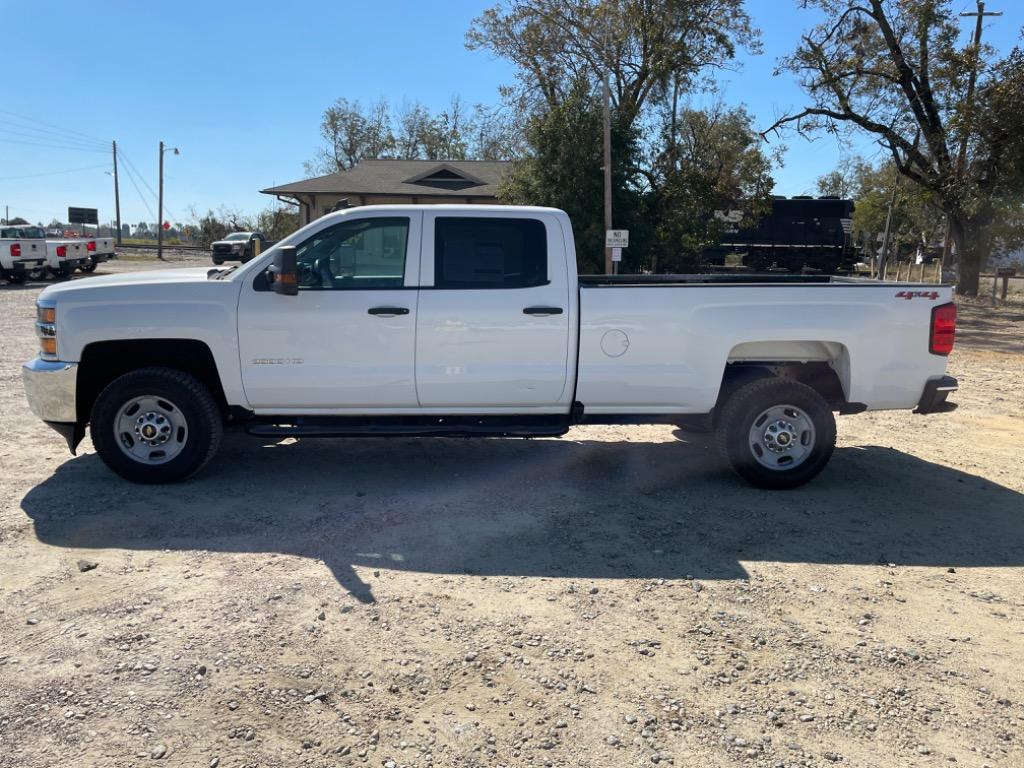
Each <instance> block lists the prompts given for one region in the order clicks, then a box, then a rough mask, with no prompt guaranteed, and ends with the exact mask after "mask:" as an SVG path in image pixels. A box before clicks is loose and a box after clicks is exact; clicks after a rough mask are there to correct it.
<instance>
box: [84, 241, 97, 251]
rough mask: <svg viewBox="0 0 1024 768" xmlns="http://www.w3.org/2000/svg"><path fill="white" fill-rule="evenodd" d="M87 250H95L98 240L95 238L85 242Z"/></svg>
mask: <svg viewBox="0 0 1024 768" xmlns="http://www.w3.org/2000/svg"><path fill="white" fill-rule="evenodd" d="M85 250H87V251H95V250H96V241H95V240H90V241H89V242H88V243H86V244H85Z"/></svg>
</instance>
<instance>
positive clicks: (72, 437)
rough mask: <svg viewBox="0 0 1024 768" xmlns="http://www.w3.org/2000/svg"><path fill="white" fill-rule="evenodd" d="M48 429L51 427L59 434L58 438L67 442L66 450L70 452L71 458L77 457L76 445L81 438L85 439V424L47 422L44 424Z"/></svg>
mask: <svg viewBox="0 0 1024 768" xmlns="http://www.w3.org/2000/svg"><path fill="white" fill-rule="evenodd" d="M44 423H45V424H46V425H47V426H48V427H51V428H52V429H54V430H55V431H57V432H59V433H60V436H61V437H63V438H64V439H65V440H67V441H68V450H69V451H71V455H72V456H77V455H78V454H77V453H75V450H76V449H77V448H78V444H79V443H80V442H82V438H83V437H85V424H79V423H77V422H76V423H74V424H68V423H67V422H63V421H47V422H44Z"/></svg>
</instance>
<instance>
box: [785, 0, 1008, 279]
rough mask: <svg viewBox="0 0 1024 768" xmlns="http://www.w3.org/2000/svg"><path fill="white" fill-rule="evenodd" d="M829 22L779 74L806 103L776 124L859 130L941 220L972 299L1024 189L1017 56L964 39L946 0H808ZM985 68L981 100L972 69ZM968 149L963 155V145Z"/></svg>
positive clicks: (806, 38) (809, 129)
mask: <svg viewBox="0 0 1024 768" xmlns="http://www.w3.org/2000/svg"><path fill="white" fill-rule="evenodd" d="M806 5H808V6H812V7H815V8H817V9H818V10H819V11H820V12H822V14H823V15H824V16H825V17H826V18H827V20H826V21H824V22H821V23H819V24H817V25H815V26H814V27H813V28H812V29H811V30H809V31H808V32H807V33H806V34H805V35H804V36H803V38H802V43H801V44H800V46H799V47H798V48H797V50H796V51H795V52H794V53H793V54H792V55H791V56H789V57H788V58H787V59H785V60H784V61H783V63H782V66H781V69H783V70H787V71H790V72H792V73H794V74H795V75H796V76H797V77H798V78H799V81H800V85H801V86H802V88H803V90H804V92H805V93H806V94H807V96H808V98H809V104H808V105H807V106H806V107H804V108H803V109H801V110H799V111H797V112H794V113H792V114H787V115H784V116H783V117H781V118H780V119H779V120H777V121H776V122H775V123H774V124H773V125H772V126H770V127H769V128H768V130H767V131H766V132H765V133H768V132H770V131H773V130H777V129H779V128H782V127H784V126H789V127H795V129H796V130H797V131H798V132H800V133H817V132H822V131H824V132H832V133H841V132H851V131H855V132H861V133H866V134H868V135H870V136H872V137H873V138H874V139H875V140H876V141H877V142H878V143H879V145H881V146H882V147H883V148H884V149H885V150H886V151H887V152H888V153H889V155H890V157H891V159H892V163H893V165H894V167H895V168H896V170H897V171H898V172H899V173H900V174H901V175H902V176H904V177H905V178H906V179H908V180H909V181H910V183H911V184H913V185H916V187H917V188H919V190H920V191H921V193H922V195H923V196H924V197H925V198H926V200H927V201H928V202H929V203H931V204H933V205H935V206H937V207H938V208H940V209H941V210H942V211H943V213H945V215H946V216H948V219H949V224H950V231H951V234H952V237H953V240H954V242H955V244H956V251H957V255H958V271H959V279H958V284H957V290H958V291H959V292H960V293H963V294H969V295H973V294H976V293H977V291H978V274H979V271H980V267H981V264H982V263H983V261H984V259H985V258H986V256H987V254H988V249H989V247H990V244H991V225H992V223H993V221H994V219H995V218H996V216H997V213H998V211H999V208H1000V205H1002V204H1004V203H1003V201H1006V200H1009V199H1011V198H1013V197H1014V196H1017V195H1019V194H1020V192H1021V191H1022V188H1024V176H1022V175H1021V174H1020V173H1019V167H1020V154H1021V143H1022V142H1024V113H1022V110H1021V109H1020V106H1019V105H1020V102H1021V100H1022V97H1024V74H1022V71H1024V70H1022V61H1021V56H1020V54H1019V52H1017V51H1014V53H1012V54H1011V55H1010V56H1009V57H1007V58H1006V59H1004V60H1002V61H995V60H994V55H993V53H992V51H990V50H988V49H985V48H982V49H981V50H976V47H975V46H973V45H968V46H967V47H962V46H960V44H959V42H958V38H959V29H958V27H957V25H956V19H955V15H954V13H953V10H952V4H951V2H950V0H899V1H897V0H807V2H806ZM976 67H977V70H978V71H979V72H980V73H981V74H980V78H981V79H980V81H979V83H980V85H979V89H978V93H977V99H976V103H975V102H972V101H971V99H969V98H968V91H969V84H970V83H969V81H970V73H971V72H972V71H973V70H975V68H976ZM961 146H962V147H963V149H964V152H963V154H962V155H961V152H960V147H961Z"/></svg>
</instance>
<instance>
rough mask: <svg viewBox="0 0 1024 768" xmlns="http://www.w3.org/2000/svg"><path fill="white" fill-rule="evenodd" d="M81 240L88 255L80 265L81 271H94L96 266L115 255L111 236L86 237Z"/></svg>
mask: <svg viewBox="0 0 1024 768" xmlns="http://www.w3.org/2000/svg"><path fill="white" fill-rule="evenodd" d="M83 242H84V243H85V249H86V251H87V252H88V256H89V258H88V259H87V260H86V262H85V263H84V264H82V266H81V270H82V271H83V272H95V271H96V267H97V266H99V265H100V264H102V263H103V262H104V261H109V260H110V259H113V258H116V257H117V256H116V254H115V253H114V238H112V237H87V238H84V240H83Z"/></svg>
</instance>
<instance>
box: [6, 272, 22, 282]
mask: <svg viewBox="0 0 1024 768" xmlns="http://www.w3.org/2000/svg"><path fill="white" fill-rule="evenodd" d="M7 282H9V283H10V284H11V285H21V284H23V283H24V282H25V273H24V272H10V273H8V275H7Z"/></svg>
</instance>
